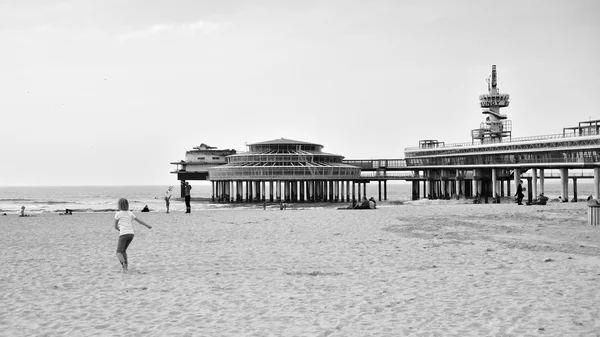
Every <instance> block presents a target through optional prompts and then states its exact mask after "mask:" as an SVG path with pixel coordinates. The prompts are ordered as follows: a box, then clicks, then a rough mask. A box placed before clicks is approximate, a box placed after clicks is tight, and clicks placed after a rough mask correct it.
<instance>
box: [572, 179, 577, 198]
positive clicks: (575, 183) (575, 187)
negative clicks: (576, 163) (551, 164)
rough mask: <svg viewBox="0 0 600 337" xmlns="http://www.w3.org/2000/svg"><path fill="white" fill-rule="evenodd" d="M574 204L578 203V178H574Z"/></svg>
mask: <svg viewBox="0 0 600 337" xmlns="http://www.w3.org/2000/svg"><path fill="white" fill-rule="evenodd" d="M572 201H573V202H577V178H573V200H572Z"/></svg>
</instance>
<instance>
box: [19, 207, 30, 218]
mask: <svg viewBox="0 0 600 337" xmlns="http://www.w3.org/2000/svg"><path fill="white" fill-rule="evenodd" d="M19 216H29V215H27V214H25V206H21V214H20V215H19Z"/></svg>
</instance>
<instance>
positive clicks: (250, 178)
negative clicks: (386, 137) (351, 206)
mask: <svg viewBox="0 0 600 337" xmlns="http://www.w3.org/2000/svg"><path fill="white" fill-rule="evenodd" d="M248 148H249V150H248V152H244V153H238V154H234V155H230V156H227V164H225V165H220V166H215V167H211V168H209V169H208V172H209V177H210V178H209V179H210V180H211V181H212V188H213V191H212V192H213V199H214V201H221V202H241V201H255V202H257V201H269V202H274V201H277V202H304V201H312V202H317V201H350V200H351V199H350V197H351V196H352V197H353V198H354V196H355V188H356V184H359V188H360V182H359V180H360V168H359V167H356V166H352V165H348V164H344V163H343V162H342V160H343V159H344V157H343V156H340V155H337V154H331V153H325V152H322V149H323V145H320V144H314V143H307V142H301V141H296V140H291V139H284V138H281V139H276V140H270V141H266V142H261V143H254V144H250V145H248ZM359 194H360V192H359Z"/></svg>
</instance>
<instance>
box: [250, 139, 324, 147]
mask: <svg viewBox="0 0 600 337" xmlns="http://www.w3.org/2000/svg"><path fill="white" fill-rule="evenodd" d="M275 144H285V145H290V144H293V145H317V146H321V147H323V145H321V144H316V143H309V142H302V141H299V140H293V139H287V138H279V139H273V140H267V141H265V142H259V143H253V144H248V145H250V146H252V145H275Z"/></svg>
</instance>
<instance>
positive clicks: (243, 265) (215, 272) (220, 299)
mask: <svg viewBox="0 0 600 337" xmlns="http://www.w3.org/2000/svg"><path fill="white" fill-rule="evenodd" d="M136 214H137V215H138V216H140V217H141V218H142V219H143V220H145V221H146V222H147V223H149V224H151V225H152V226H153V227H154V228H153V229H152V230H147V229H146V228H145V227H143V226H141V225H137V227H136V230H137V232H136V236H135V239H134V241H133V243H132V244H131V246H130V248H129V250H128V255H129V260H130V272H129V273H127V274H123V273H121V271H120V265H119V263H118V261H117V259H116V257H115V248H116V243H117V237H118V232H117V231H115V229H114V220H113V213H85V214H73V215H72V216H60V215H58V214H43V215H34V216H31V217H25V218H19V217H17V216H15V215H11V216H5V217H0V225H1V226H2V231H3V233H4V234H3V235H2V236H1V237H0V260H1V262H2V273H1V275H0V335H3V336H107V335H128V336H165V335H168V336H404V335H406V336H600V298H599V297H598V294H600V258H599V257H600V226H599V227H592V226H588V224H587V206H586V204H585V203H562V204H561V203H551V204H548V205H546V206H517V205H515V204H513V203H511V204H508V203H507V204H500V205H496V204H482V205H473V204H463V203H457V202H448V201H427V200H425V201H418V202H414V203H412V202H410V203H407V204H405V205H387V206H386V205H385V204H383V205H381V206H380V208H379V209H378V210H375V211H342V210H337V209H334V208H320V209H296V210H294V209H288V210H286V211H280V210H279V209H278V208H277V207H276V206H270V207H269V208H268V209H267V210H266V211H263V210H262V208H260V207H258V206H257V207H256V208H254V209H244V208H237V209H224V210H211V211H201V212H193V213H192V214H184V213H182V212H175V213H171V214H165V213H154V212H151V213H136Z"/></svg>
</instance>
